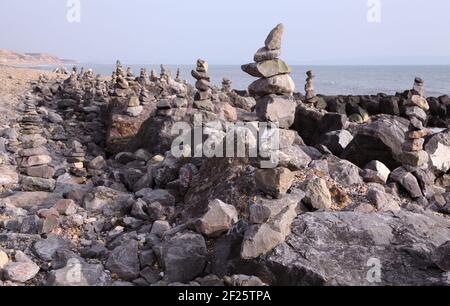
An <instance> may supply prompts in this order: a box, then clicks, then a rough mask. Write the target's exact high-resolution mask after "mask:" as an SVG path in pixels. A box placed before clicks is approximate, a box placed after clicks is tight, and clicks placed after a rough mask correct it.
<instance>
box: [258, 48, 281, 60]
mask: <svg viewBox="0 0 450 306" xmlns="http://www.w3.org/2000/svg"><path fill="white" fill-rule="evenodd" d="M280 54H281V50H280V49H277V50H269V49H267V48H266V47H262V48H260V49H258V51H256V53H255V56H254V57H253V60H254V61H255V62H257V63H258V62H262V61H267V60H272V59H276V58H278V57H279V56H280Z"/></svg>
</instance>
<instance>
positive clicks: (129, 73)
mask: <svg viewBox="0 0 450 306" xmlns="http://www.w3.org/2000/svg"><path fill="white" fill-rule="evenodd" d="M126 79H127V81H134V80H135V76H134V73H133V71H132V70H131V68H130V67H128V68H127V78H126Z"/></svg>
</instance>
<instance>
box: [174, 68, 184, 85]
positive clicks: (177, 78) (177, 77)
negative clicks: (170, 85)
mask: <svg viewBox="0 0 450 306" xmlns="http://www.w3.org/2000/svg"><path fill="white" fill-rule="evenodd" d="M175 81H176V82H178V83H181V82H183V80H182V79H181V76H180V68H178V69H177V75H176V77H175Z"/></svg>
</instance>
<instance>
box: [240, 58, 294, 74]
mask: <svg viewBox="0 0 450 306" xmlns="http://www.w3.org/2000/svg"><path fill="white" fill-rule="evenodd" d="M242 70H243V71H244V72H246V73H248V74H249V75H251V76H254V77H257V78H269V77H272V76H275V75H279V74H289V73H291V68H290V67H289V66H288V65H287V64H286V63H285V62H284V61H283V60H281V59H273V60H267V61H262V62H257V63H251V64H246V65H243V66H242Z"/></svg>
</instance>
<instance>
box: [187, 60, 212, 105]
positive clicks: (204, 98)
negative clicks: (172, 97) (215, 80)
mask: <svg viewBox="0 0 450 306" xmlns="http://www.w3.org/2000/svg"><path fill="white" fill-rule="evenodd" d="M191 74H192V76H193V77H194V79H196V80H197V82H195V88H196V89H197V93H196V94H195V97H194V108H197V109H200V110H205V111H209V112H212V111H214V105H213V103H212V102H211V83H210V82H211V79H210V78H209V76H208V63H207V62H206V61H204V60H202V59H198V60H197V67H196V68H195V70H192V72H191Z"/></svg>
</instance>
